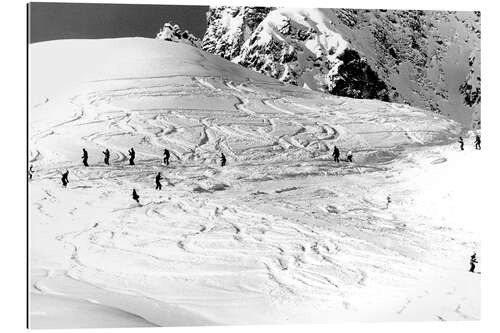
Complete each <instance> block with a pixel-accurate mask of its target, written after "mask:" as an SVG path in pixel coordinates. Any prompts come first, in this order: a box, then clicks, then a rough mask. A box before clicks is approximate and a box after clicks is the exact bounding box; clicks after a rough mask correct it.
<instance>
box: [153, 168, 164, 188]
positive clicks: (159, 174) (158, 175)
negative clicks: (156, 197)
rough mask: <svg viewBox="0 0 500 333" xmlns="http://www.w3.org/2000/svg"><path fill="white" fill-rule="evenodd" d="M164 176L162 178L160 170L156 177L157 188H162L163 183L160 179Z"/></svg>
mask: <svg viewBox="0 0 500 333" xmlns="http://www.w3.org/2000/svg"><path fill="white" fill-rule="evenodd" d="M162 179H163V178H161V173H160V172H158V174H157V175H156V178H155V181H156V189H157V190H161V183H160V180H162Z"/></svg>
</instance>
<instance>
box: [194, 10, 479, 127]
mask: <svg viewBox="0 0 500 333" xmlns="http://www.w3.org/2000/svg"><path fill="white" fill-rule="evenodd" d="M207 23H208V27H207V31H206V34H205V36H204V38H203V41H202V48H203V49H204V50H205V51H208V52H210V53H214V54H217V55H220V56H221V57H224V58H225V59H229V60H231V61H233V62H235V63H238V64H241V65H243V66H245V67H247V68H251V69H253V70H255V71H258V72H261V73H264V74H267V75H269V76H272V77H274V78H277V79H279V80H281V81H283V82H288V83H290V84H295V85H299V86H303V87H307V88H309V89H313V90H319V91H325V92H329V93H332V94H335V95H341V96H348V97H355V98H370V99H380V100H384V101H392V102H400V103H406V104H409V105H412V106H418V107H423V108H426V109H430V110H433V111H436V112H440V113H443V114H446V115H449V116H450V117H452V118H454V119H457V120H459V121H461V122H462V123H464V124H471V126H472V127H478V126H479V125H480V77H481V72H480V13H479V12H453V11H447V12H444V11H401V10H355V9H297V8H263V7H213V8H210V10H209V12H208V13H207Z"/></svg>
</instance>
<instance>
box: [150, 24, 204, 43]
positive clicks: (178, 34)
mask: <svg viewBox="0 0 500 333" xmlns="http://www.w3.org/2000/svg"><path fill="white" fill-rule="evenodd" d="M156 39H161V40H166V41H169V42H179V43H184V44H187V45H191V46H195V47H200V46H201V41H200V40H199V38H198V37H196V36H194V35H193V34H190V33H189V31H187V30H182V29H181V28H179V26H178V25H177V24H172V23H170V22H167V23H165V24H164V25H163V28H162V29H161V31H160V32H159V33H158V34H157V35H156Z"/></svg>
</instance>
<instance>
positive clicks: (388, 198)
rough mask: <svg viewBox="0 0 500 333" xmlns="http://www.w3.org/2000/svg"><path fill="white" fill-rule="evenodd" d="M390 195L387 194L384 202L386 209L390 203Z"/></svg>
mask: <svg viewBox="0 0 500 333" xmlns="http://www.w3.org/2000/svg"><path fill="white" fill-rule="evenodd" d="M391 202H392V201H391V195H390V194H388V195H387V203H386V204H385V209H388V208H389V205H390V204H391Z"/></svg>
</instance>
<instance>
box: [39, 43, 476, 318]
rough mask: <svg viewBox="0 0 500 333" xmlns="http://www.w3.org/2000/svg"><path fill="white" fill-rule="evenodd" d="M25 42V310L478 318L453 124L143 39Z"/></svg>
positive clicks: (461, 158) (49, 314) (72, 314)
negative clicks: (337, 158) (337, 156)
mask: <svg viewBox="0 0 500 333" xmlns="http://www.w3.org/2000/svg"><path fill="white" fill-rule="evenodd" d="M30 58H31V60H30V73H31V76H30V81H31V89H30V91H31V92H32V96H31V100H30V111H29V117H30V124H29V125H30V128H29V130H30V132H29V135H30V147H29V148H30V156H31V160H32V162H33V164H34V168H35V175H34V179H33V180H32V181H31V182H30V202H29V205H30V255H31V257H30V269H31V285H32V289H31V293H32V303H31V309H30V313H31V320H32V326H34V327H68V326H73V327H75V326H76V327H80V326H88V325H89V324H88V323H89V319H88V318H92V319H91V323H92V325H95V326H98V327H99V326H101V327H102V326H124V325H125V326H127V325H130V326H143V325H149V324H154V325H166V326H168V325H210V324H257V323H304V322H332V321H349V320H354V321H360V320H361V321H379V320H463V319H479V317H480V309H479V275H477V274H470V273H468V272H467V269H468V258H469V256H470V255H471V254H472V252H473V251H479V248H478V246H479V243H478V237H477V235H476V234H475V233H474V232H473V229H472V227H471V225H470V223H469V220H467V218H469V217H470V214H469V213H468V212H469V210H468V206H467V205H466V204H465V203H468V199H467V198H466V197H465V196H464V195H460V183H459V182H457V181H456V178H455V177H457V175H460V173H462V172H465V170H468V168H471V164H472V163H474V162H473V161H474V160H477V159H478V158H479V157H478V156H480V154H479V152H477V151H470V150H468V151H466V152H458V151H457V150H456V147H454V146H449V145H448V144H447V143H449V142H450V140H455V137H456V135H457V134H458V133H459V132H460V129H461V128H460V126H458V125H457V123H455V122H453V121H450V120H447V119H445V118H444V117H441V116H439V115H436V114H434V113H431V112H426V111H422V110H419V109H415V108H411V107H409V106H404V105H398V104H390V103H384V102H380V101H369V100H354V99H349V98H342V97H335V96H331V95H326V94H322V93H318V92H314V91H310V90H306V89H302V88H298V87H294V86H288V85H284V84H283V83H281V82H280V81H277V80H275V79H271V78H269V77H266V76H263V75H261V74H258V73H256V72H253V71H250V70H247V69H245V68H243V67H241V66H238V65H235V64H233V63H231V62H229V61H226V60H224V59H222V58H220V57H217V56H214V55H211V54H208V53H205V52H203V51H200V50H198V49H196V48H193V47H190V46H187V45H184V44H179V43H171V42H165V41H159V40H153V39H140V38H125V39H108V40H78V41H76V40H65V41H55V42H46V43H37V44H32V45H31V46H30ZM437 144H440V145H437ZM468 144H469V142H468ZM334 145H337V146H338V147H340V149H341V151H342V156H341V158H344V156H345V151H346V150H347V149H351V150H353V152H354V160H355V163H353V164H348V163H346V162H344V161H341V163H340V164H335V163H333V161H332V159H331V151H332V148H333V146H334ZM132 146H133V147H134V148H135V150H136V152H137V159H136V166H129V165H128V163H127V161H126V154H127V150H128V149H129V148H130V147H132ZM82 147H85V148H86V149H87V150H88V151H89V156H90V158H89V163H90V165H91V166H90V167H88V168H85V167H83V165H82V164H81V158H80V157H81V148H82ZM105 147H107V148H109V149H110V150H111V154H112V156H111V166H105V165H104V163H102V157H103V155H102V153H101V151H102V150H104V148H105ZM164 148H169V149H170V150H171V152H172V158H171V165H170V166H168V167H166V166H163V165H161V155H162V151H163V149H164ZM221 151H222V152H224V153H225V154H226V156H227V157H228V166H227V167H224V168H221V167H219V166H218V154H219V152H221ZM66 169H68V170H69V171H70V174H69V181H70V183H69V185H68V187H67V188H63V187H62V186H61V185H60V177H61V172H63V171H64V170H66ZM157 172H162V174H163V176H164V177H166V179H165V180H163V186H164V188H163V190H162V191H155V189H154V176H155V174H156V173H157ZM132 188H135V189H137V191H138V193H139V195H140V196H141V199H140V200H141V205H138V204H136V203H135V202H134V201H132V199H131V191H132ZM387 194H391V196H392V198H393V203H392V204H391V206H390V207H389V208H388V209H386V208H385V197H386V196H387ZM62 304H65V308H66V309H67V310H66V313H65V314H64V319H65V320H64V321H62V320H61V313H60V312H57V311H56V310H54V309H57V308H59V307H61V306H62Z"/></svg>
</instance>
